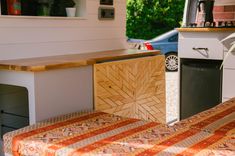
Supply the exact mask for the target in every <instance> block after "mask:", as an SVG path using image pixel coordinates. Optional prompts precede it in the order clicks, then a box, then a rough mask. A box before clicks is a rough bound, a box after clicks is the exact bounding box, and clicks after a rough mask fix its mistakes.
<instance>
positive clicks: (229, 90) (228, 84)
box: [223, 69, 235, 98]
mask: <svg viewBox="0 0 235 156" xmlns="http://www.w3.org/2000/svg"><path fill="white" fill-rule="evenodd" d="M234 80H235V69H224V71H223V97H224V98H233V97H235V82H234Z"/></svg>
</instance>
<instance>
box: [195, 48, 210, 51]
mask: <svg viewBox="0 0 235 156" xmlns="http://www.w3.org/2000/svg"><path fill="white" fill-rule="evenodd" d="M193 50H205V51H208V50H209V49H208V48H195V47H194V48H193Z"/></svg>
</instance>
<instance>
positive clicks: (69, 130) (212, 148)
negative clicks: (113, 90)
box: [4, 99, 235, 156]
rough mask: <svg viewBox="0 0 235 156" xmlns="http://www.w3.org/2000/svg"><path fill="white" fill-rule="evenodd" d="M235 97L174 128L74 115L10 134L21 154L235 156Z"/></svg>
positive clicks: (11, 146) (7, 141)
mask: <svg viewBox="0 0 235 156" xmlns="http://www.w3.org/2000/svg"><path fill="white" fill-rule="evenodd" d="M234 107H235V99H232V100H230V101H228V102H226V103H224V104H221V105H219V106H217V107H215V108H213V109H210V110H208V111H206V112H203V113H200V114H198V115H196V116H193V117H191V118H189V119H187V120H183V121H182V122H179V123H178V124H176V125H174V126H167V125H163V124H160V123H156V122H147V121H141V120H138V119H130V118H123V117H119V116H115V115H111V114H107V113H103V112H91V113H83V114H79V113H73V114H69V115H66V116H61V117H57V118H53V119H49V120H47V121H44V122H41V123H38V124H36V125H32V126H28V127H25V128H23V129H20V130H17V131H13V132H10V133H7V134H6V135H4V148H5V152H6V153H8V154H12V155H15V156H20V155H24V156H54V155H56V156H80V155H84V156H88V155H89V156H90V155H91V156H103V155H115V156H125V155H139V156H145V155H146V156H151V155H159V156H161V155H162V156H168V155H169V156H171V155H178V156H191V155H200V156H201V155H203V156H204V155H206V156H217V155H218V156H219V155H223V156H232V155H235V133H234V129H235V126H234V125H235V123H234V122H235V118H234V112H235V111H234Z"/></svg>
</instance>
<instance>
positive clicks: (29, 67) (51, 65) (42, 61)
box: [0, 49, 160, 72]
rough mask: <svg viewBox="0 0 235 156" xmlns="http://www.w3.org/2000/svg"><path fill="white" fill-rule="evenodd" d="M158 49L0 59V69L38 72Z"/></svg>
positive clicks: (152, 52)
mask: <svg viewBox="0 0 235 156" xmlns="http://www.w3.org/2000/svg"><path fill="white" fill-rule="evenodd" d="M159 54H160V51H159V50H152V51H147V50H132V49H128V50H127V49H125V50H114V51H105V52H95V53H85V54H71V55H61V56H49V57H39V58H29V59H17V60H6V61H0V69H6V70H14V71H28V72H39V71H47V70H53V69H64V68H72V67H81V66H87V65H92V64H95V63H98V62H103V61H112V60H120V59H129V58H136V57H144V56H153V55H159Z"/></svg>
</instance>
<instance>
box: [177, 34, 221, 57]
mask: <svg viewBox="0 0 235 156" xmlns="http://www.w3.org/2000/svg"><path fill="white" fill-rule="evenodd" d="M179 42H180V44H179V54H178V55H179V57H181V58H195V59H213V60H222V59H223V45H222V44H221V43H220V42H219V40H218V39H211V38H210V39H198V38H189V39H180V40H179ZM204 49H207V50H204Z"/></svg>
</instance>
